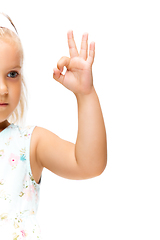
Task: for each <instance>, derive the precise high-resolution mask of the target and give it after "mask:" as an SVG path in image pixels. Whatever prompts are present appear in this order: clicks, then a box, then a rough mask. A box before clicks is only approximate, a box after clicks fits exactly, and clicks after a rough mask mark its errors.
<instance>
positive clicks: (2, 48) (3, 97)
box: [0, 40, 22, 130]
mask: <svg viewBox="0 0 160 240" xmlns="http://www.w3.org/2000/svg"><path fill="white" fill-rule="evenodd" d="M21 79H22V57H21V52H20V50H19V48H18V45H17V44H16V43H14V42H12V43H11V42H9V41H3V40H0V130H1V128H2V126H4V123H5V122H6V123H7V118H8V117H9V116H10V115H11V114H12V113H13V111H14V110H15V108H16V107H17V105H18V103H19V100H20V95H21Z"/></svg>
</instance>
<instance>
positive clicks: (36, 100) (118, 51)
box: [0, 0, 160, 240]
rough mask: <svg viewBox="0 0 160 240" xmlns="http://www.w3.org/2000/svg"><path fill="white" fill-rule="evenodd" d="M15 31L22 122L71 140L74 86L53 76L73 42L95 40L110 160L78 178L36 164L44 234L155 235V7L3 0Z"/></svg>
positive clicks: (158, 76)
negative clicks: (97, 172) (24, 90)
mask: <svg viewBox="0 0 160 240" xmlns="http://www.w3.org/2000/svg"><path fill="white" fill-rule="evenodd" d="M0 10H1V11H3V12H5V13H7V14H9V15H10V17H11V18H12V20H13V22H14V23H15V25H16V27H17V29H18V31H19V34H20V36H21V40H22V44H23V47H24V52H25V64H24V72H25V78H26V82H27V86H28V91H29V101H28V104H29V110H28V115H27V119H26V124H27V125H30V124H35V125H38V126H41V127H44V128H47V129H49V130H50V131H53V132H54V133H55V134H57V135H59V136H60V137H61V138H64V139H66V140H69V141H71V142H75V140H76V134H77V104H76V99H75V97H74V94H73V93H71V92H70V91H68V90H67V89H65V88H64V87H63V86H62V85H60V84H58V83H57V82H56V81H55V80H53V79H52V69H53V68H54V67H56V64H57V61H58V60H59V58H60V57H61V56H63V55H67V56H68V46H67V31H68V30H70V29H72V30H73V31H74V35H75V39H76V42H77V45H78V46H80V41H81V35H82V34H83V33H84V32H88V33H89V41H95V42H96V58H95V62H94V65H93V73H94V85H95V88H96V90H97V93H98V95H99V99H100V103H101V106H102V111H103V114H104V119H105V124H106V130H107V139H108V165H107V168H106V170H105V171H104V172H103V174H102V175H101V176H99V177H97V178H94V179H90V180H85V181H72V180H67V179H63V178H60V177H58V176H56V175H54V174H53V173H51V172H50V171H48V170H46V169H45V170H44V171H43V175H42V185H41V199H40V206H39V212H38V219H39V223H40V225H41V229H42V233H43V236H44V239H56V240H64V239H69V240H75V239H76V240H82V239H83V240H90V239H92V240H117V239H123V240H128V239H130V240H131V239H134V240H135V239H136V240H141V239H154V240H159V239H160V231H159V226H160V194H159V193H160V190H159V189H160V187H159V185H160V174H159V172H160V151H159V150H160V114H159V105H160V94H159V92H160V86H159V82H160V71H159V69H160V68H159V66H160V30H159V29H160V14H159V12H160V6H159V1H155V0H152V1H151V0H148V1H144V0H134V1H127V0H122V1H119V0H108V1H104V0H99V1H90V0H89V1H88V0H81V1H75V0H68V1H65V0H59V1H51V0H46V1H40V0H28V1H20V0H19V1H18V0H14V1H7V0H5V1H3V3H2V2H1V4H0Z"/></svg>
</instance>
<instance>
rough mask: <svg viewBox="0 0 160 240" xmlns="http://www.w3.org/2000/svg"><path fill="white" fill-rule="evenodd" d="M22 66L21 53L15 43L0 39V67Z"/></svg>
mask: <svg viewBox="0 0 160 240" xmlns="http://www.w3.org/2000/svg"><path fill="white" fill-rule="evenodd" d="M16 65H20V66H22V54H21V50H20V48H19V46H18V44H17V43H15V42H13V41H12V42H10V41H6V40H2V39H0V69H1V68H2V67H5V68H6V67H11V68H12V67H14V66H16Z"/></svg>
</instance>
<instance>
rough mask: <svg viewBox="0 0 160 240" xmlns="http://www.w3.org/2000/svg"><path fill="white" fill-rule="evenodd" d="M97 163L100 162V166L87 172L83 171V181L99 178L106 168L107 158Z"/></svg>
mask: <svg viewBox="0 0 160 240" xmlns="http://www.w3.org/2000/svg"><path fill="white" fill-rule="evenodd" d="M99 162H101V164H99V165H97V166H94V167H93V166H92V167H90V168H89V171H83V174H84V175H83V179H90V178H95V177H99V176H100V175H101V174H102V173H103V172H104V170H105V169H106V166H107V157H106V158H105V159H101V161H100V159H99Z"/></svg>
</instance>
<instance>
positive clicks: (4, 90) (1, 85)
mask: <svg viewBox="0 0 160 240" xmlns="http://www.w3.org/2000/svg"><path fill="white" fill-rule="evenodd" d="M5 94H8V87H7V84H6V81H4V80H3V79H2V78H0V95H5Z"/></svg>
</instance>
